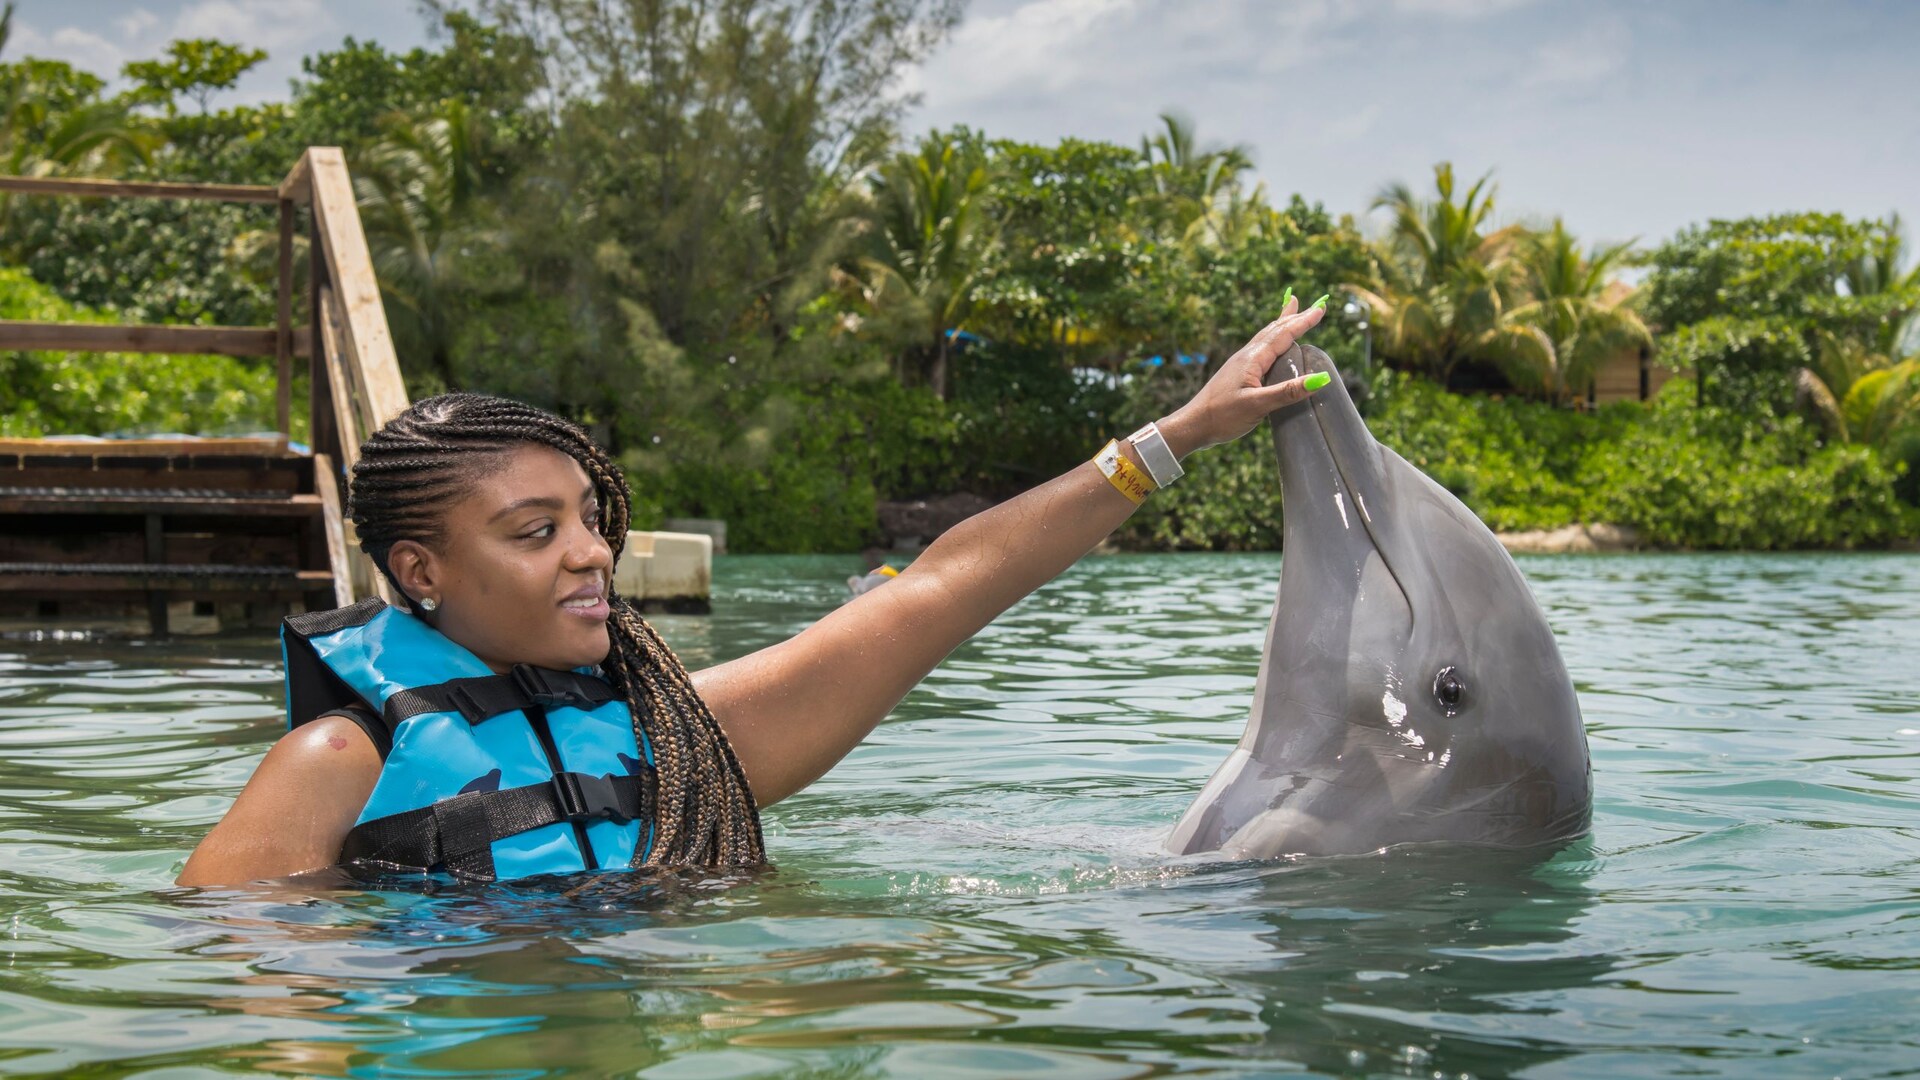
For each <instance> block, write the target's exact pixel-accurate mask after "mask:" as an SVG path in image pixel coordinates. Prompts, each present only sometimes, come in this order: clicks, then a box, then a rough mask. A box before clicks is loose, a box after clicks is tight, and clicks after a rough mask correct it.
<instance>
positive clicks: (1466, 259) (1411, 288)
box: [1351, 161, 1553, 383]
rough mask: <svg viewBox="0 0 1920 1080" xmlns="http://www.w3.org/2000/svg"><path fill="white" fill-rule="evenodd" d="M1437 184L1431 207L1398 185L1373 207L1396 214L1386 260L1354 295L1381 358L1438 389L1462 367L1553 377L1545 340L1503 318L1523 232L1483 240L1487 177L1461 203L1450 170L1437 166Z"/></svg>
mask: <svg viewBox="0 0 1920 1080" xmlns="http://www.w3.org/2000/svg"><path fill="white" fill-rule="evenodd" d="M1433 174H1434V189H1435V193H1436V197H1435V198H1433V199H1422V198H1420V197H1418V196H1416V195H1415V194H1414V193H1413V191H1412V190H1411V189H1410V188H1408V187H1407V186H1406V185H1405V184H1400V183H1396V184H1391V185H1389V186H1388V187H1386V188H1385V189H1383V190H1382V191H1381V192H1380V194H1379V195H1378V196H1376V197H1375V198H1374V200H1373V204H1372V208H1373V209H1376V210H1379V209H1385V210H1388V211H1389V212H1391V214H1392V220H1391V222H1390V224H1389V226H1388V231H1387V236H1386V240H1385V242H1384V250H1385V254H1386V258H1385V259H1384V260H1383V261H1382V263H1381V265H1380V269H1381V274H1380V276H1379V277H1377V278H1376V279H1374V280H1372V281H1368V282H1364V283H1356V284H1354V285H1352V286H1351V288H1352V290H1353V291H1354V292H1356V293H1358V294H1360V295H1361V296H1362V297H1363V298H1365V300H1366V301H1367V303H1368V304H1369V305H1370V306H1371V307H1372V309H1373V320H1374V325H1375V326H1376V327H1378V328H1379V330H1380V336H1381V339H1382V340H1381V343H1380V351H1381V353H1382V354H1383V356H1384V357H1385V358H1386V359H1387V360H1389V361H1390V362H1393V363H1396V364H1399V365H1401V366H1404V367H1408V368H1411V369H1413V370H1415V371H1420V372H1424V373H1426V374H1428V375H1430V376H1432V377H1434V378H1436V379H1439V380H1440V381H1441V382H1443V383H1445V382H1447V381H1449V380H1450V379H1451V378H1452V377H1453V375H1454V372H1455V370H1456V369H1457V368H1458V367H1459V366H1460V365H1461V364H1462V363H1465V362H1468V361H1486V362H1491V363H1495V364H1497V365H1498V366H1500V367H1501V368H1503V369H1509V370H1511V369H1526V368H1532V369H1536V370H1539V369H1544V368H1551V366H1552V364H1553V359H1552V354H1553V347H1552V341H1551V339H1550V338H1549V337H1548V336H1547V334H1546V333H1545V332H1543V331H1542V330H1540V329H1539V328H1538V327H1536V326H1531V325H1526V324H1523V323H1517V322H1514V321H1512V320H1510V319H1508V318H1506V315H1507V309H1508V307H1509V306H1510V303H1511V301H1512V298H1513V296H1514V293H1515V291H1516V286H1517V285H1518V277H1517V274H1516V271H1517V270H1518V266H1517V265H1516V263H1515V261H1514V254H1515V250H1516V247H1517V241H1518V240H1519V238H1520V236H1521V233H1522V230H1521V229H1519V228H1517V227H1513V226H1509V227H1507V228H1502V229H1493V230H1491V231H1489V230H1488V223H1489V221H1490V220H1491V219H1492V217H1493V207H1494V196H1495V194H1496V192H1497V190H1498V189H1497V188H1495V187H1493V186H1490V185H1489V180H1490V179H1491V176H1492V174H1491V173H1489V174H1487V175H1485V176H1482V177H1481V178H1480V179H1478V180H1476V181H1474V183H1473V185H1472V186H1471V187H1469V188H1468V189H1467V190H1466V191H1465V192H1464V193H1462V194H1461V195H1460V197H1459V200H1458V201H1455V183H1454V177H1453V165H1452V164H1451V163H1449V162H1444V161H1443V162H1441V163H1440V164H1438V165H1436V166H1434V170H1433Z"/></svg>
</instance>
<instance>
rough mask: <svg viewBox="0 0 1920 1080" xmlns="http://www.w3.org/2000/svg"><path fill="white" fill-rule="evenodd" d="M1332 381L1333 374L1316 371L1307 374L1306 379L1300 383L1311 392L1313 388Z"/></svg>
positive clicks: (1315, 388) (1318, 387)
mask: <svg viewBox="0 0 1920 1080" xmlns="http://www.w3.org/2000/svg"><path fill="white" fill-rule="evenodd" d="M1332 381H1333V376H1331V375H1329V374H1327V373H1326V372H1324V371H1316V372H1314V373H1313V374H1311V375H1309V376H1307V381H1306V382H1304V383H1301V384H1300V385H1302V386H1304V387H1306V388H1307V393H1309V394H1311V393H1313V392H1314V391H1315V390H1318V389H1320V388H1321V387H1323V386H1325V385H1327V384H1328V383H1330V382H1332Z"/></svg>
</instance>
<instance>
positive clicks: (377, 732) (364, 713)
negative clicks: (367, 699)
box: [314, 703, 393, 761]
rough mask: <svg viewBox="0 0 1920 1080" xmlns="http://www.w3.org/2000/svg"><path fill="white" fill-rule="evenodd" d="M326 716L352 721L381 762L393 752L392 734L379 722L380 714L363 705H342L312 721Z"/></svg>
mask: <svg viewBox="0 0 1920 1080" xmlns="http://www.w3.org/2000/svg"><path fill="white" fill-rule="evenodd" d="M328 716H344V717H346V718H347V719H349V720H351V721H353V723H354V726H355V727H358V728H359V729H360V730H361V731H364V732H366V733H367V738H368V739H369V740H370V741H371V742H372V743H373V748H374V749H375V750H376V751H378V752H379V754H380V760H381V761H385V760H387V755H388V754H391V753H392V752H393V733H392V732H391V731H388V730H387V725H386V724H385V723H384V722H382V721H381V719H380V714H379V713H377V712H374V711H373V710H372V709H369V708H367V707H366V706H365V705H361V704H358V703H356V704H353V705H342V706H340V707H339V708H336V709H329V710H327V711H326V712H324V713H321V714H320V715H319V716H316V717H314V719H315V720H319V719H323V718H325V717H328Z"/></svg>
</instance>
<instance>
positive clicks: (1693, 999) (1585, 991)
mask: <svg viewBox="0 0 1920 1080" xmlns="http://www.w3.org/2000/svg"><path fill="white" fill-rule="evenodd" d="M1521 565H1522V568H1523V569H1524V570H1525V571H1526V572H1527V573H1528V575H1529V578H1530V579H1531V581H1532V582H1533V584H1534V587H1535V589H1536V592H1537V593H1538V595H1539V596H1540V598H1541V601H1542V605H1543V607H1544V608H1545V609H1546V611H1547V613H1548V617H1549V619H1550V621H1551V622H1552V624H1553V626H1554V627H1555V628H1556V632H1557V633H1558V635H1559V639H1560V645H1561V649H1562V652H1563V654H1564V655H1565V657H1566V659H1567V662H1568V667H1569V670H1570V671H1571V672H1572V674H1573V676H1574V679H1575V681H1576V684H1577V687H1578V689H1579V692H1580V695H1581V701H1582V707H1583V710H1584V712H1585V715H1586V719H1587V721H1588V725H1589V729H1590V733H1591V742H1592V746H1593V751H1594V774H1595V784H1596V804H1595V829H1594V833H1593V835H1592V836H1591V837H1590V838H1588V839H1585V840H1582V841H1580V842H1578V843H1576V844H1574V845H1571V846H1570V847H1568V848H1566V849H1564V850H1562V851H1560V852H1559V853H1557V854H1555V855H1553V856H1552V857H1551V858H1547V859H1545V860H1544V861H1543V860H1541V859H1539V858H1531V857H1521V858H1516V857H1513V856H1510V855H1498V854H1495V853H1488V852H1460V851H1452V852H1448V851H1405V852H1392V853H1388V854H1386V855H1381V856H1371V857H1364V858H1354V859H1337V860H1281V861H1276V862H1271V863H1264V864H1248V863H1222V862H1217V861H1209V860H1206V859H1175V858H1171V857H1168V856H1166V855H1164V854H1161V853H1160V851H1159V848H1158V844H1159V840H1160V838H1161V837H1162V836H1164V835H1165V831H1166V829H1167V828H1168V827H1169V826H1171V824H1172V822H1173V821H1174V820H1175V819H1176V818H1177V817H1178V815H1179V814H1180V812H1181V811H1182V810H1183V809H1184V808H1185V806H1186V804H1187V802H1188V801H1189V800H1190V799H1191V798H1192V796H1193V795H1194V793H1195V792H1196V791H1197V790H1198V787H1199V785H1200V783H1201V782H1202V781H1203V780H1204V778H1205V777H1206V776H1207V774H1208V773H1209V772H1210V771H1211V770H1212V769H1213V768H1214V766H1216V765H1217V764H1218V763H1219V762H1220V761H1221V760H1222V758H1223V757H1224V756H1225V754H1226V751H1227V749H1228V747H1230V746H1231V745H1232V743H1233V742H1234V741H1235V740H1236V739H1237V738H1238V737H1239V735H1240V730H1241V726H1242V725H1243V723H1244V721H1245V717H1246V710H1247V705H1248V699H1249V697H1250V695H1251V693H1252V689H1253V680H1254V676H1255V673H1256V668H1257V664H1258V659H1259V652H1260V648H1261V645H1262V642H1263V640H1264V637H1265V632H1266V623H1267V618H1268V615H1269V614H1270V611H1271V607H1272V604H1273V602H1274V591H1275V590H1274V581H1275V578H1276V575H1277V570H1278V566H1279V560H1278V558H1277V557H1276V556H1271V555H1237V556H1185V555H1181V556H1119V557H1113V558H1108V559H1100V560H1091V561H1089V562H1087V563H1085V564H1083V565H1081V566H1079V567H1076V568H1075V569H1074V570H1072V571H1069V572H1068V573H1067V574H1066V575H1064V576H1063V577H1062V578H1061V579H1060V580H1059V581H1058V582H1056V583H1055V584H1053V585H1052V586H1049V587H1048V588H1047V589H1044V590H1042V591H1041V592H1040V593H1039V594H1037V595H1036V596H1034V597H1032V598H1030V599H1029V600H1028V601H1026V602H1024V603H1023V604H1021V605H1020V606H1019V607H1017V608H1016V609H1015V610H1014V611H1013V612H1011V613H1009V614H1008V615H1007V616H1006V617H1005V618H1003V619H1002V620H1000V621H999V622H998V623H996V624H995V625H994V626H993V627H991V628H989V630H988V631H986V632H985V633H983V634H981V635H980V636H979V637H978V638H976V639H975V640H974V641H972V642H970V643H969V644H967V645H966V646H964V647H962V648H961V649H960V650H958V651H957V652H956V653H955V654H954V655H953V657H951V658H950V659H949V660H948V662H947V663H946V664H945V665H944V666H943V667H942V668H941V669H940V670H938V671H937V672H935V673H934V675H933V676H932V677H930V678H929V679H928V680H927V681H926V683H925V684H923V685H922V686H921V688H920V689H918V690H916V691H915V692H914V693H913V694H912V695H911V696H909V698H908V699H907V700H906V701H905V702H903V703H902V705H901V707H900V708H899V710H898V711H897V713H896V715H895V717H894V719H893V720H892V721H890V722H889V723H888V724H886V725H884V726H883V727H882V728H881V729H880V730H879V731H877V732H876V733H875V734H874V736H873V737H872V738H871V739H870V740H869V741H868V743H867V744H866V745H864V746H863V747H862V748H861V749H860V750H859V751H857V752H856V753H855V754H854V755H853V756H852V757H851V758H850V759H849V760H848V761H847V762H845V763H844V764H843V765H842V766H841V767H840V768H839V769H837V770H835V772H834V773H833V774H832V775H831V776H829V777H828V778H827V779H826V780H825V781H823V782H822V783H820V784H819V785H817V786H815V787H814V788H812V789H810V790H809V791H808V792H806V793H803V794H802V795H800V796H798V797H795V798H794V799H792V800H789V801H788V802H787V803H784V804H782V805H781V806H779V807H777V808H774V809H772V810H770V811H769V812H768V813H767V815H766V820H767V831H768V836H769V842H770V845H771V846H772V849H773V851H774V853H775V856H776V859H777V860H778V866H777V868H776V869H775V870H773V871H770V872H767V873H764V874H759V875H754V876H752V877H751V878H748V879H745V880H714V881H699V880H678V879H671V878H668V879H657V878H648V877H644V876H642V875H637V874H614V875H606V876H604V877H601V878H595V879H590V880H585V881H582V880H578V879H576V880H572V881H570V882H568V883H567V884H568V885H569V886H570V887H569V888H568V889H566V890H564V891H562V890H561V889H560V888H558V887H557V886H556V885H555V884H554V883H541V882H533V883H526V884H520V885H514V886H501V887H495V888H488V889H463V888H454V887H444V886H441V887H433V888H414V889H411V890H404V891H403V890H393V891H385V892H370V891H355V890H341V889H337V888H334V889H329V888H326V887H324V885H325V883H324V882H313V883H306V884H301V883H289V884H288V885H286V886H284V887H282V888H279V889H277V890H275V891H270V892H251V893H245V892H232V891H208V892H193V891H189V890H176V889H173V888H171V887H170V885H169V882H170V881H171V878H172V877H173V875H174V874H175V873H176V872H177V869H178V866H179V863H180V860H181V859H182V858H183V857H184V855H185V853H186V851H187V850H188V849H189V848H190V847H191V845H192V844H193V843H194V842H195V841H196V840H197V839H198V837H199V835H200V834H201V833H202V832H203V831H204V830H205V828H206V826H207V825H208V824H209V823H210V822H211V821H213V820H214V819H216V818H217V817H218V815H219V814H220V813H221V812H222V811H223V810H224V808H225V806H226V805H227V803H228V801H229V800H230V799H231V797H232V795H233V793H234V792H235V791H236V790H237V789H238V787H239V786H240V784H242V783H243V782H244V781H245V779H246V777H247V776H248V775H249V774H250V772H251V770H252V769H253V767H254V765H255V764H256V763H257V762H258V760H259V757H260V755H261V754H262V753H263V752H264V750H265V748H266V746H267V745H268V744H269V743H270V742H271V740H272V739H273V738H274V737H275V736H276V734H277V733H278V732H279V731H280V730H281V729H282V724H283V721H282V719H281V716H280V703H279V700H278V696H279V692H280V682H279V681H280V674H279V671H278V649H277V647H276V646H275V645H274V643H273V642H272V641H271V640H270V639H268V638H265V637H242V638H221V639H213V640H181V641H170V642H126V641H115V640H111V639H97V638H81V639H68V638H62V639H42V640H6V641H0V940H4V943H5V950H6V953H7V958H6V966H5V968H4V970H5V971H6V973H7V975H8V976H9V978H8V979H6V980H5V981H3V982H0V1071H6V1072H21V1073H45V1074H63V1073H74V1072H83V1071H89V1070H91V1071H98V1072H112V1073H115V1074H122V1073H124V1074H132V1073H141V1072H151V1073H162V1072H169V1071H180V1072H196V1071H210V1070H214V1069H226V1070H233V1071H258V1072H285V1073H301V1074H307V1075H346V1074H348V1073H365V1072H373V1071H387V1072H393V1073H398V1074H419V1075H424V1074H457V1075H489V1076H533V1075H555V1074H558V1073H561V1072H577V1073H582V1074H587V1075H613V1074H621V1075H644V1076H648V1077H679V1076H702V1077H706V1076H763V1075H792V1074H796V1073H807V1072H810V1071H811V1072H817V1073H821V1074H833V1075H869V1074H871V1075H885V1074H894V1073H901V1074H915V1075H919V1074H925V1075H942V1076H944V1075H954V1076H965V1075H982V1076H1004V1075H1014V1074H1023V1073H1028V1072H1051V1073H1058V1074H1063V1075H1074V1076H1090V1077H1099V1076H1116V1077H1118V1076H1144V1075H1155V1074H1160V1073H1172V1072H1211V1073H1215V1074H1234V1073H1240V1074H1247V1075H1270V1074H1273V1073H1276V1072H1286V1071H1293V1070H1307V1071H1311V1072H1316V1073H1320V1074H1335V1075H1392V1076H1403V1075H1423V1076H1424V1075H1432V1074H1434V1073H1441V1074H1444V1075H1447V1076H1457V1075H1460V1074H1462V1073H1468V1074H1471V1075H1474V1076H1481V1077H1492V1076H1508V1075H1522V1074H1524V1075H1537V1076H1615V1075H1627V1076H1658V1075H1689V1076H1729V1077H1734V1076H1754V1075H1896V1074H1899V1073H1901V1072H1902V1071H1903V1070H1910V1069H1911V1068H1912V1063H1913V1062H1914V1061H1920V1036H1916V1035H1915V1032H1914V1028H1913V1025H1912V1019H1911V1018H1912V1002H1913V1001H1915V1000H1920V996H1917V995H1920V918H1916V917H1915V908H1914V900H1915V897H1916V895H1917V894H1920V824H1916V823H1917V822H1920V815H1916V814H1915V813H1914V811H1915V808H1916V794H1920V785H1917V782H1916V776H1917V775H1920V712H1917V709H1916V704H1915V703H1916V702H1920V666H1916V665H1913V664H1906V663H1902V662H1900V656H1901V653H1900V648H1899V646H1901V644H1902V643H1906V642H1911V641H1915V640H1920V560H1915V559H1913V558H1911V557H1896V556H1874V555H1815V556H1634V557H1596V558H1564V557H1541V558H1528V559H1522V560H1521ZM856 569H857V565H856V564H855V562H854V560H851V559H836V558H828V557H820V558H812V557H779V558H733V559H723V560H721V561H720V562H719V564H718V566H717V568H716V570H717V579H716V591H717V592H716V604H715V607H716V614H714V615H713V616H711V617H709V618H694V617H680V616H670V617H662V618H661V619H660V620H659V624H660V626H661V628H662V632H663V633H664V634H665V635H666V636H667V638H668V639H669V641H671V642H672V643H673V644H674V646H675V648H676V650H677V651H679V652H680V653H681V655H682V656H683V657H685V658H686V659H687V660H688V662H689V663H690V664H693V665H695V666H700V665H704V664H710V663H715V662H719V661H722V660H725V659H729V658H731V657H734V656H739V655H742V654H744V653H746V652H749V651H751V650H753V649H755V648H758V647H760V646H763V645H765V644H769V643H771V642H773V641H776V640H780V639H781V638H784V637H785V636H788V635H790V634H792V633H794V632H796V631H797V630H799V629H801V628H802V627H804V626H805V625H807V624H808V623H809V622H811V621H812V620H813V619H815V618H817V617H819V615H820V614H822V613H824V612H825V611H828V610H830V609H831V608H832V607H833V606H834V605H835V604H837V603H838V602H839V601H840V599H841V598H842V597H843V596H844V586H843V585H842V584H841V582H842V581H843V580H844V578H845V576H846V575H847V574H849V573H851V572H853V571H854V570H856Z"/></svg>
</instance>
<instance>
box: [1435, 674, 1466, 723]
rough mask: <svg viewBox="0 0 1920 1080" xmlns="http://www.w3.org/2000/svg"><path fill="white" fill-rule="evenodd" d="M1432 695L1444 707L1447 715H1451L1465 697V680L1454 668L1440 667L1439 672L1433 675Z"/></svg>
mask: <svg viewBox="0 0 1920 1080" xmlns="http://www.w3.org/2000/svg"><path fill="white" fill-rule="evenodd" d="M1433 696H1434V698H1435V699H1436V700H1438V701H1439V702H1440V704H1441V705H1442V706H1444V707H1445V708H1446V710H1447V713H1448V715H1452V713H1453V712H1454V710H1456V709H1458V708H1459V707H1460V703H1461V702H1462V701H1465V700H1466V699H1467V684H1466V680H1464V679H1462V678H1460V672H1459V671H1457V670H1456V669H1454V668H1450V667H1444V668H1441V669H1440V674H1438V675H1435V676H1434V677H1433Z"/></svg>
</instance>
